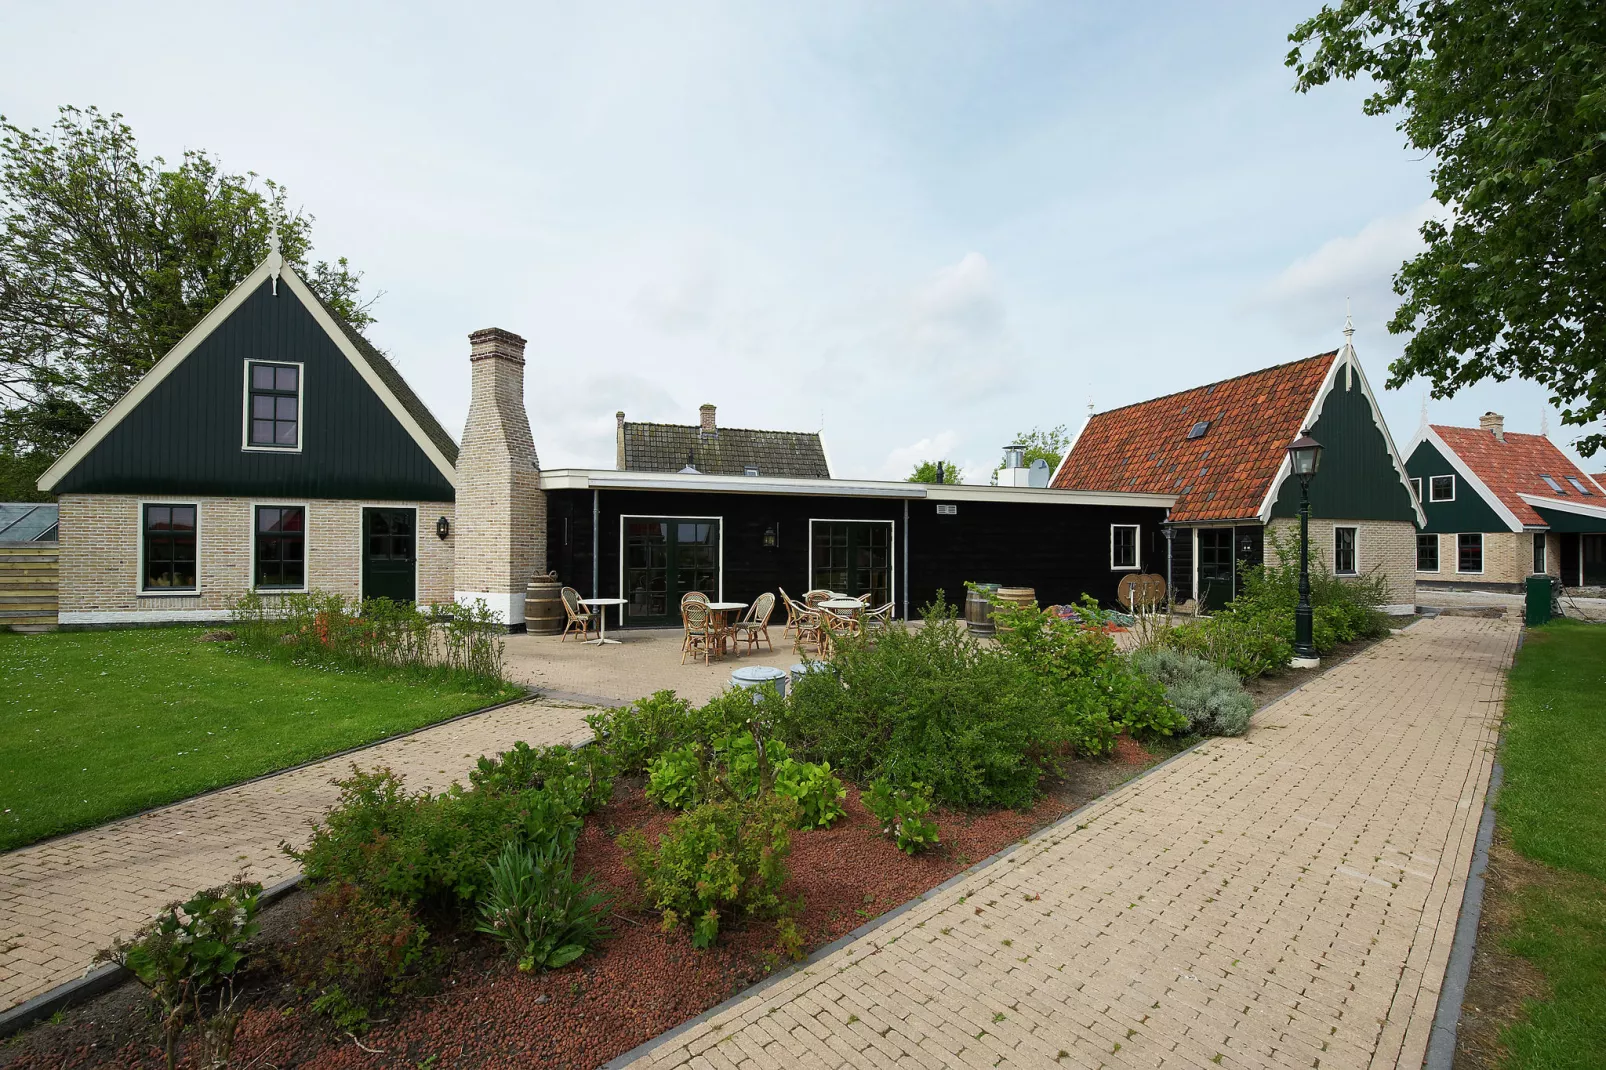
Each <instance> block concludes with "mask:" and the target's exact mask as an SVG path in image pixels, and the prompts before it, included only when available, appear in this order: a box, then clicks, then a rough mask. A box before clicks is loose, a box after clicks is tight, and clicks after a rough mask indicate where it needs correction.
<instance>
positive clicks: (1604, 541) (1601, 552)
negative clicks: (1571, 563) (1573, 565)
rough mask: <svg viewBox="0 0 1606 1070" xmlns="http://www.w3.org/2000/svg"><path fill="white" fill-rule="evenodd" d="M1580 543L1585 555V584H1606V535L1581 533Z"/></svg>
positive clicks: (1594, 585)
mask: <svg viewBox="0 0 1606 1070" xmlns="http://www.w3.org/2000/svg"><path fill="white" fill-rule="evenodd" d="M1578 545H1579V549H1580V550H1581V551H1582V557H1583V564H1582V567H1581V568H1580V571H1581V572H1582V573H1583V581H1584V582H1583V586H1585V587H1602V586H1606V535H1580V536H1579V537H1578Z"/></svg>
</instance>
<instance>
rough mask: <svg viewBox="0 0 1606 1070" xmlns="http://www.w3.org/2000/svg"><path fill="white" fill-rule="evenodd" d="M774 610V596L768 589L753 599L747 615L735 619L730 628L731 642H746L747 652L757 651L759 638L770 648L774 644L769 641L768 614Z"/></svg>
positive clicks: (773, 646)
mask: <svg viewBox="0 0 1606 1070" xmlns="http://www.w3.org/2000/svg"><path fill="white" fill-rule="evenodd" d="M774 612H775V596H774V595H773V594H771V593H770V592H768V591H765V592H764V593H763V594H761V595H759V596H758V597H757V598H755V599H753V605H752V607H751V608H750V609H749V610H748V611H747V616H746V617H744V618H742V619H741V620H739V621H737V622H736V623H735V625H733V626H732V628H731V639H732V642H733V644H735V643H746V644H747V650H748V652H749V653H756V652H757V651H758V643H759V640H760V639H762V640H763V641H764V645H765V646H767V647H769V648H770V649H771V650H774V649H775V644H774V643H772V642H770V614H771V613H774Z"/></svg>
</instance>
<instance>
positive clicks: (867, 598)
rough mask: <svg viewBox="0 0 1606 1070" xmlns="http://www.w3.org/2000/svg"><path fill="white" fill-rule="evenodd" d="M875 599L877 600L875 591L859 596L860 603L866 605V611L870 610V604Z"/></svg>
mask: <svg viewBox="0 0 1606 1070" xmlns="http://www.w3.org/2000/svg"><path fill="white" fill-rule="evenodd" d="M874 599H875V592H874V591H865V592H864V593H863V594H861V595H860V596H859V601H861V602H863V603H864V608H865V609H869V608H870V603H871V602H872V601H873V600H874Z"/></svg>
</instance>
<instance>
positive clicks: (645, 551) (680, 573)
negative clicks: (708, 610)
mask: <svg viewBox="0 0 1606 1070" xmlns="http://www.w3.org/2000/svg"><path fill="white" fill-rule="evenodd" d="M624 526H625V590H624V594H623V595H622V596H621V597H623V598H627V599H629V604H628V605H627V606H626V607H625V622H626V623H627V624H675V625H678V624H679V623H680V598H681V596H682V595H684V594H686V593H687V592H688V591H701V592H702V593H703V594H706V595H707V596H708V598H709V600H710V601H717V600H718V599H719V521H718V520H714V519H710V518H706V517H675V516H663V517H657V516H655V517H641V516H632V517H626V518H625V519H624Z"/></svg>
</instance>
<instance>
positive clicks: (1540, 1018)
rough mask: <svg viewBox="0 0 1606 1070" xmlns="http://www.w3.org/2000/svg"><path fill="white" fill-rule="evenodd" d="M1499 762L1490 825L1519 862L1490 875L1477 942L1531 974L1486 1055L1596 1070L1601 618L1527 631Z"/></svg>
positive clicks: (1605, 664)
mask: <svg viewBox="0 0 1606 1070" xmlns="http://www.w3.org/2000/svg"><path fill="white" fill-rule="evenodd" d="M1501 762H1502V764H1503V766H1504V768H1505V785H1504V786H1503V787H1502V789H1501V791H1500V795H1499V798H1498V799H1497V800H1496V802H1495V810H1496V816H1497V819H1498V825H1497V829H1498V834H1499V836H1500V838H1501V839H1502V840H1503V841H1504V843H1505V844H1506V845H1508V846H1509V848H1510V850H1511V851H1513V852H1514V853H1515V855H1517V856H1519V857H1520V859H1521V861H1519V862H1516V863H1515V864H1511V865H1507V866H1504V867H1501V868H1500V872H1499V873H1498V874H1497V875H1496V876H1492V877H1491V889H1492V891H1493V892H1494V893H1495V900H1496V901H1495V911H1494V918H1495V924H1493V925H1492V926H1490V927H1488V928H1487V929H1486V932H1485V934H1484V935H1483V936H1481V937H1480V941H1482V940H1486V939H1488V938H1489V937H1490V936H1492V937H1494V938H1495V940H1496V941H1497V942H1498V947H1496V948H1492V949H1489V950H1490V953H1491V954H1494V955H1504V956H1511V957H1513V958H1515V959H1520V960H1523V962H1525V963H1526V964H1527V966H1528V967H1531V972H1532V973H1533V978H1534V983H1533V984H1531V985H1529V986H1528V991H1526V992H1525V993H1523V994H1522V996H1519V997H1517V998H1515V999H1514V1000H1512V1002H1515V1003H1516V1004H1518V1005H1517V1006H1513V1007H1509V1008H1506V1009H1505V1014H1504V1015H1503V1016H1504V1017H1506V1019H1507V1021H1506V1024H1505V1025H1504V1027H1503V1028H1502V1029H1500V1031H1499V1034H1498V1038H1499V1040H1498V1048H1500V1049H1504V1050H1503V1053H1501V1052H1498V1051H1497V1052H1495V1053H1494V1054H1495V1060H1498V1061H1495V1060H1490V1061H1489V1065H1501V1066H1506V1067H1522V1068H1529V1067H1532V1068H1534V1070H1539V1068H1544V1070H1566V1068H1570V1067H1579V1068H1583V1067H1591V1068H1596V1070H1598V1068H1600V1067H1602V1066H1606V625H1601V624H1585V623H1581V622H1578V621H1572V620H1560V621H1556V622H1554V623H1552V624H1549V625H1546V626H1545V627H1543V628H1536V629H1530V630H1529V632H1528V633H1527V635H1526V637H1525V638H1524V642H1523V648H1522V650H1521V651H1520V652H1519V654H1518V656H1517V663H1516V666H1515V667H1514V668H1513V669H1512V672H1511V679H1510V690H1509V695H1508V699H1507V707H1506V727H1505V748H1504V751H1503V753H1502V756H1501ZM1491 874H1492V875H1495V874H1496V867H1495V866H1494V865H1492V866H1491ZM1483 952H1484V948H1483V947H1481V946H1480V948H1479V953H1480V955H1481V954H1482V953H1483ZM1475 972H1476V969H1475ZM1502 972H1503V973H1505V974H1506V975H1508V976H1509V975H1510V974H1511V973H1512V972H1513V971H1511V970H1509V969H1508V970H1505V971H1502ZM1469 1000H1470V997H1469ZM1502 1055H1503V1058H1501V1056H1502ZM1478 1061H1479V1062H1483V1061H1484V1060H1478ZM1457 1065H1460V1064H1459V1063H1458V1064H1457Z"/></svg>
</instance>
